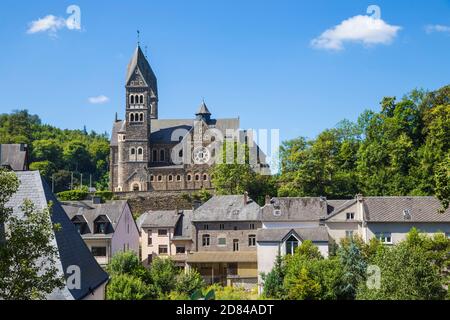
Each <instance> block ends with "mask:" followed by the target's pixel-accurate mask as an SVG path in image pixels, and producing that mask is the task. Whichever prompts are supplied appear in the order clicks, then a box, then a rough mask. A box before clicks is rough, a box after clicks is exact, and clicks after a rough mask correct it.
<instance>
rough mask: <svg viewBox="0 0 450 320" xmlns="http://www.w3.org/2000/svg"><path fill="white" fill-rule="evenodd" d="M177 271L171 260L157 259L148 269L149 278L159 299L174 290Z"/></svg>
mask: <svg viewBox="0 0 450 320" xmlns="http://www.w3.org/2000/svg"><path fill="white" fill-rule="evenodd" d="M177 275H178V271H177V269H176V267H175V264H174V262H173V261H172V260H171V259H164V258H157V259H155V260H153V262H152V265H151V267H150V278H151V279H152V283H153V285H154V287H155V290H156V292H157V293H158V295H159V296H160V297H162V296H164V295H167V294H169V293H170V292H171V291H173V290H174V289H175V285H176V281H175V279H176V277H177Z"/></svg>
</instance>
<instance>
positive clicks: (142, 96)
mask: <svg viewBox="0 0 450 320" xmlns="http://www.w3.org/2000/svg"><path fill="white" fill-rule="evenodd" d="M139 103H140V104H143V103H144V95H141V97H140V98H139Z"/></svg>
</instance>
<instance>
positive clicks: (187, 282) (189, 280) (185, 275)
mask: <svg viewBox="0 0 450 320" xmlns="http://www.w3.org/2000/svg"><path fill="white" fill-rule="evenodd" d="M204 286H205V282H204V281H203V278H202V277H201V275H200V273H198V271H196V270H193V269H190V270H189V271H187V272H185V271H184V270H182V271H181V272H180V273H179V274H178V276H177V278H176V284H175V291H176V292H178V293H180V294H185V295H187V296H188V297H189V296H191V295H192V294H193V293H194V292H196V291H198V290H201V289H202V288H203V287H204Z"/></svg>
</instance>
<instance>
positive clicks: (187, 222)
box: [173, 210, 193, 240]
mask: <svg viewBox="0 0 450 320" xmlns="http://www.w3.org/2000/svg"><path fill="white" fill-rule="evenodd" d="M192 217H193V211H192V210H184V211H183V213H182V214H181V217H180V219H179V220H178V223H177V225H176V227H175V234H174V237H173V240H190V239H192V231H193V228H192Z"/></svg>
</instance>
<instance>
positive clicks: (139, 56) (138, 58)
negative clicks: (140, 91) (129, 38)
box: [126, 45, 156, 86]
mask: <svg viewBox="0 0 450 320" xmlns="http://www.w3.org/2000/svg"><path fill="white" fill-rule="evenodd" d="M136 67H137V68H139V70H140V72H141V73H142V76H143V77H144V80H145V82H146V83H147V85H148V86H154V85H155V84H156V76H155V74H154V73H153V70H152V68H151V67H150V64H149V63H148V60H147V58H146V57H145V55H144V53H143V52H142V49H141V47H140V46H139V45H138V46H137V47H136V50H134V53H133V57H132V58H131V61H130V63H129V64H128V69H127V79H126V83H127V85H128V83H129V82H130V80H131V78H132V77H133V74H134V71H135V70H136Z"/></svg>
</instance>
